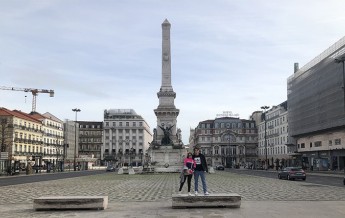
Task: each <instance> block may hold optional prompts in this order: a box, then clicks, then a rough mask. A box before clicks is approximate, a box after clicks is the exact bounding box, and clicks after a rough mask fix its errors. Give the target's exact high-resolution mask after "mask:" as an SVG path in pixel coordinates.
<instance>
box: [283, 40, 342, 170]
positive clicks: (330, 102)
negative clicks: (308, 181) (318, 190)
mask: <svg viewBox="0 0 345 218" xmlns="http://www.w3.org/2000/svg"><path fill="white" fill-rule="evenodd" d="M344 53H345V37H343V38H342V39H341V40H339V41H338V42H336V43H335V44H334V45H332V46H331V47H329V48H328V49H327V50H325V51H324V52H323V53H321V54H320V55H319V56H317V57H316V58H314V59H313V60H311V61H310V62H309V63H308V64H306V65H305V66H303V67H302V68H300V69H298V66H296V65H295V72H294V74H293V75H292V76H290V77H289V78H288V81H287V89H288V111H289V112H288V123H289V135H290V136H292V137H293V138H294V139H295V140H296V144H297V149H298V152H299V153H301V159H302V163H303V165H305V167H307V168H311V169H319V170H326V169H328V168H333V169H334V168H337V169H341V168H344V164H345V90H344V78H345V75H344V73H345V72H344V66H343V64H344V62H343V61H336V60H341V59H342V58H343V57H344ZM342 60H344V59H342Z"/></svg>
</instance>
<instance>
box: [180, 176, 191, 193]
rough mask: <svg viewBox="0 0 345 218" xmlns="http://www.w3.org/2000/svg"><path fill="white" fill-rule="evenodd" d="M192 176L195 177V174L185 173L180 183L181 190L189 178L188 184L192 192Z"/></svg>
mask: <svg viewBox="0 0 345 218" xmlns="http://www.w3.org/2000/svg"><path fill="white" fill-rule="evenodd" d="M192 177H193V174H190V175H185V176H184V178H183V182H181V184H180V189H179V191H181V190H182V187H183V185H184V183H185V181H186V179H187V184H188V192H190V185H191V182H192Z"/></svg>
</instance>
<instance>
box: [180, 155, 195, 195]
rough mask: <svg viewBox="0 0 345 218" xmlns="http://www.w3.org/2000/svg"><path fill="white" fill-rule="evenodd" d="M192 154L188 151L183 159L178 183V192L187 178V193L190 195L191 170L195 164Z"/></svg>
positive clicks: (192, 170)
mask: <svg viewBox="0 0 345 218" xmlns="http://www.w3.org/2000/svg"><path fill="white" fill-rule="evenodd" d="M192 156H193V154H192V153H190V152H188V153H187V157H186V158H185V159H184V160H183V169H182V172H181V176H180V178H181V183H180V189H179V192H181V190H182V187H183V185H184V183H185V181H186V179H187V182H188V195H192V194H191V193H190V186H191V181H192V177H193V172H194V169H195V166H196V163H195V161H194V160H193V158H192Z"/></svg>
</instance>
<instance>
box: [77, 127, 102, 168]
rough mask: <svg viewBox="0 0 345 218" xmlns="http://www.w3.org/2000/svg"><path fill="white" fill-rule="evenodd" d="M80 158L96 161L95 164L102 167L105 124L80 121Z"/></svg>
mask: <svg viewBox="0 0 345 218" xmlns="http://www.w3.org/2000/svg"><path fill="white" fill-rule="evenodd" d="M78 124H79V142H80V143H79V146H78V150H79V151H78V153H79V155H80V156H84V157H89V158H94V159H96V162H95V163H94V164H96V165H100V164H101V160H102V155H101V154H102V151H101V149H102V146H103V122H94V121H78Z"/></svg>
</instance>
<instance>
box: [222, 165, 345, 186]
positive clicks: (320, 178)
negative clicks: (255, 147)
mask: <svg viewBox="0 0 345 218" xmlns="http://www.w3.org/2000/svg"><path fill="white" fill-rule="evenodd" d="M226 171H228V172H231V173H236V174H244V175H251V176H260V177H266V178H275V179H278V171H272V170H271V171H266V170H250V169H240V170H239V169H226ZM343 180H344V174H341V173H338V174H332V173H323V172H307V179H306V181H301V180H295V181H291V182H302V183H303V182H307V183H312V184H319V185H330V186H338V187H344V188H345V186H344V184H343Z"/></svg>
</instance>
